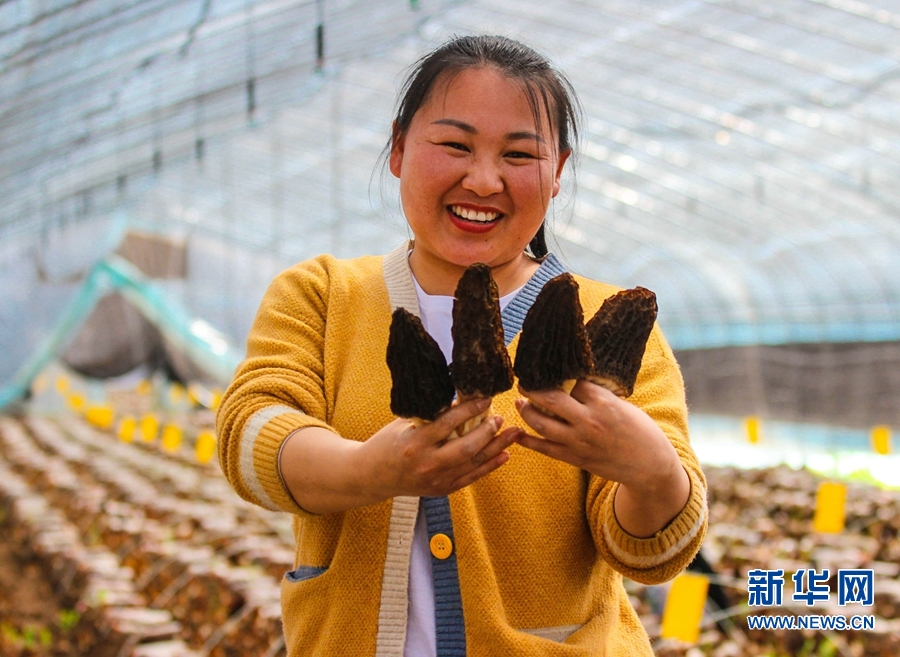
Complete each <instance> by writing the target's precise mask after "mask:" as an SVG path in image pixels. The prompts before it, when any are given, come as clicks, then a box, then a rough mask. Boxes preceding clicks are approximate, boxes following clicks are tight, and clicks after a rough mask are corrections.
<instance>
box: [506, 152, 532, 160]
mask: <svg viewBox="0 0 900 657" xmlns="http://www.w3.org/2000/svg"><path fill="white" fill-rule="evenodd" d="M506 157H511V158H513V159H514V160H521V159H532V158H534V155H532V154H531V153H526V152H524V151H512V152H510V153H507V154H506Z"/></svg>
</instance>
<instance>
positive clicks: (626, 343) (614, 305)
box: [586, 287, 658, 397]
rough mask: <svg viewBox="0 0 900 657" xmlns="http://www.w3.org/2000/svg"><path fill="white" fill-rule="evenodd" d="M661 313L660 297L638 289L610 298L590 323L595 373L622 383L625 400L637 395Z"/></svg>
mask: <svg viewBox="0 0 900 657" xmlns="http://www.w3.org/2000/svg"><path fill="white" fill-rule="evenodd" d="M657 311H658V307H657V305H656V295H655V294H654V293H653V292H651V291H650V290H648V289H647V288H643V287H635V288H633V289H630V290H622V291H621V292H618V293H616V294H614V295H612V296H611V297H609V298H608V299H607V300H606V301H604V302H603V305H602V306H600V309H599V310H597V312H596V314H595V315H594V316H593V317H592V318H591V320H590V321H589V322H588V323H587V326H586V329H587V334H588V339H589V340H590V344H591V352H592V354H593V356H594V369H593V371H592V374H593V375H594V376H597V377H601V378H607V379H612V380H613V381H615V382H616V383H618V384H619V386H621V388H623V389H624V390H625V397H628V396H630V395H631V393H632V392H634V383H635V381H636V380H637V375H638V371H639V370H640V369H641V360H642V359H643V357H644V350H645V349H646V347H647V339H648V338H649V337H650V331H652V330H653V323H654V322H655V321H656V314H657Z"/></svg>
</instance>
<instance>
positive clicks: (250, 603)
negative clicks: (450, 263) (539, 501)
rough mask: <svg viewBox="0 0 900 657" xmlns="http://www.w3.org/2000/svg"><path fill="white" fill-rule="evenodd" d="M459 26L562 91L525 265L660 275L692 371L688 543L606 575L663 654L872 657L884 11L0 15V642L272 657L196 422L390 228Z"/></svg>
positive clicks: (423, 9) (897, 107)
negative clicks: (565, 129) (335, 266)
mask: <svg viewBox="0 0 900 657" xmlns="http://www.w3.org/2000/svg"><path fill="white" fill-rule="evenodd" d="M478 34H499V35H503V36H507V37H510V38H513V39H517V40H521V41H522V42H524V43H527V44H529V45H530V46H532V47H534V48H535V49H536V50H537V51H538V52H539V53H541V54H542V55H545V56H546V57H547V58H548V59H549V60H550V61H551V62H552V63H553V64H554V66H555V67H556V68H557V69H558V70H560V71H563V72H564V73H565V75H566V76H567V77H568V79H569V80H570V81H571V83H572V86H573V88H574V89H575V91H576V92H577V95H578V99H579V100H580V103H581V112H582V115H583V125H582V133H581V135H580V140H579V142H578V144H577V149H576V152H574V153H573V156H572V158H571V160H570V161H571V162H572V163H573V164H574V166H572V167H569V166H567V167H566V168H565V170H564V173H563V176H562V189H561V191H560V193H559V195H558V196H556V197H555V198H554V199H553V200H552V202H551V203H550V206H549V210H548V213H547V225H548V229H549V236H548V242H549V247H550V251H551V252H553V253H554V254H555V255H556V257H557V258H558V259H559V261H561V262H562V263H564V265H565V267H566V268H567V269H568V270H569V271H571V272H573V273H575V274H578V275H580V276H583V277H586V278H589V279H593V280H596V281H604V282H607V283H610V284H612V285H615V286H616V287H619V288H633V287H635V286H641V287H645V288H648V289H649V290H652V291H653V292H654V293H655V295H656V298H657V300H658V307H659V314H658V326H659V328H660V329H661V330H662V333H663V334H664V335H665V337H666V339H667V340H668V343H669V345H670V346H671V348H672V350H673V351H674V354H675V358H676V359H677V361H678V364H679V366H680V370H681V374H682V376H683V378H684V383H685V389H686V397H687V406H688V409H689V412H690V414H689V418H688V422H689V426H690V442H691V445H692V446H693V449H694V451H695V452H696V455H697V458H698V459H699V462H700V464H701V465H702V467H703V472H704V473H705V476H706V480H707V485H708V505H709V506H708V508H709V511H708V523H709V524H708V530H707V533H706V537H705V539H704V541H703V546H702V547H701V551H700V558H699V559H698V560H697V561H695V562H694V563H692V565H691V566H690V567H689V569H688V570H686V571H685V572H684V573H682V574H680V575H678V577H677V578H675V579H674V580H672V581H671V582H669V583H665V584H658V585H657V584H653V585H650V584H642V583H639V582H637V581H636V580H635V581H632V579H629V578H627V577H626V578H625V583H624V586H625V589H626V590H627V592H628V599H629V600H630V601H631V602H632V605H633V607H634V612H635V614H636V617H637V618H639V619H640V622H641V624H642V626H643V628H644V630H645V631H646V634H647V635H648V637H649V639H650V641H651V644H652V647H653V650H654V651H655V653H656V654H657V655H660V656H666V657H674V656H675V655H679V656H682V655H684V656H689V657H699V656H701V655H709V656H712V657H734V656H738V655H846V656H847V657H849V656H850V655H853V656H854V657H857V656H866V657H868V656H869V655H871V656H873V657H874V656H876V655H892V654H900V639H898V637H900V565H898V564H900V492H898V491H900V474H898V473H900V457H897V456H896V455H895V453H894V452H895V451H896V445H897V439H896V438H895V437H894V436H893V432H894V429H895V428H897V427H898V426H900V267H898V263H900V186H898V181H900V45H898V44H900V2H898V1H897V0H871V1H861V0H782V1H780V2H749V1H747V0H659V1H655V2H644V3H635V2H622V1H618V0H611V1H607V0H559V1H557V2H552V3H551V2H539V1H537V0H519V1H517V2H512V1H511V0H384V1H381V2H360V1H358V0H244V1H243V2H233V1H232V0H196V1H190V2H185V1H174V0H143V1H140V2H127V1H125V0H79V1H77V2H76V1H75V0H52V1H47V2H29V1H26V0H6V1H0V197H2V198H3V200H4V202H3V203H2V205H0V354H2V358H0V527H2V532H0V533H2V535H3V538H2V539H0V592H2V595H0V630H2V631H0V654H4V655H6V654H9V655H53V656H57V655H79V656H80V655H85V656H87V655H101V656H104V655H107V654H109V655H110V657H116V656H117V655H118V656H126V655H133V656H134V657H157V656H158V657H165V656H168V657H177V656H181V655H184V656H186V657H192V656H194V655H209V656H211V657H212V656H214V655H215V656H219V655H222V656H224V655H248V656H259V657H264V656H265V657H276V656H279V655H288V654H289V645H290V643H289V641H288V640H286V639H285V635H284V633H283V631H282V617H281V614H282V610H281V606H280V586H281V582H282V580H284V578H285V573H286V572H288V571H291V572H295V570H294V569H296V568H297V566H298V563H297V554H299V552H298V548H297V540H296V538H295V532H294V531H293V530H292V525H291V523H292V516H291V514H289V513H273V512H272V511H270V510H266V509H263V508H261V507H259V506H253V505H251V504H248V503H247V502H245V501H243V500H241V499H240V497H238V495H237V494H236V493H235V490H234V489H233V488H232V485H230V484H229V482H228V481H227V480H226V478H225V477H224V476H223V472H222V470H221V468H220V465H219V460H218V459H217V458H216V453H217V441H218V440H219V439H220V436H217V434H216V420H215V417H216V412H217V409H218V405H219V403H220V401H221V399H222V396H223V394H224V393H225V391H226V389H228V387H229V385H230V384H231V383H232V379H233V377H234V374H235V370H236V368H238V367H239V364H240V363H241V362H242V361H243V359H244V358H245V355H246V353H247V340H248V334H250V332H251V327H252V326H253V325H254V321H255V318H256V317H257V312H258V309H259V307H260V302H261V300H262V299H263V296H264V294H265V293H266V290H267V289H268V288H269V285H270V283H271V282H272V280H273V279H274V278H275V277H276V276H277V275H278V274H279V273H280V272H282V271H284V270H286V269H288V268H290V267H292V266H293V265H295V264H296V263H300V262H303V261H306V260H309V259H311V258H314V257H316V256H318V255H320V254H331V255H333V256H335V257H336V258H342V259H343V258H357V257H359V256H363V255H383V254H387V253H389V252H391V251H392V250H393V249H395V247H397V246H398V245H400V244H402V243H403V242H404V241H405V240H407V239H410V238H412V237H413V234H412V231H411V229H410V228H409V226H408V225H407V222H406V219H405V217H404V211H403V208H402V206H401V203H400V184H399V183H398V180H397V178H395V177H394V175H392V173H391V170H390V161H389V160H390V146H391V135H392V132H391V130H392V121H393V120H394V117H395V115H396V112H397V109H398V105H397V103H398V94H399V93H400V90H401V85H402V83H403V80H404V77H405V75H406V74H407V73H408V72H409V71H410V70H411V69H410V67H411V66H412V65H413V64H414V63H415V62H416V60H417V59H418V58H420V57H422V56H423V55H425V54H426V53H428V52H431V51H432V50H433V49H434V48H436V47H438V46H439V45H440V44H442V43H445V42H446V41H447V40H449V39H452V38H455V37H458V36H461V35H478ZM485 101H486V102H491V99H485ZM300 410H303V409H300ZM514 447H519V446H514ZM251 460H252V457H251ZM829 495H831V496H832V497H829ZM288 496H289V494H288ZM450 497H451V498H452V495H451V496H450ZM448 508H449V507H448ZM454 512H455V511H454ZM829 514H831V515H829ZM835 514H836V515H835ZM829 523H831V524H829ZM462 550H463V547H462V546H460V551H462ZM463 554H464V552H463ZM463 554H461V555H460V560H462V559H463V558H464V557H463ZM455 558H456V557H455V556H454V559H455ZM599 558H600V557H598V559H599ZM698 561H702V564H699V565H698ZM316 565H321V564H316ZM35 569H38V570H40V571H41V572H43V573H44V575H45V576H43V577H38V576H36V575H35V572H34V571H35ZM779 569H780V570H781V571H782V574H783V577H784V580H785V582H786V583H787V587H788V588H787V589H786V590H785V596H784V601H783V603H782V602H779V603H778V604H772V605H766V606H765V607H764V608H758V609H754V605H753V595H754V589H753V580H752V579H751V577H752V576H751V575H750V574H749V573H753V572H776V571H777V570H779ZM807 570H808V571H809V572H810V573H821V572H823V570H824V571H826V572H827V571H830V572H831V574H832V579H831V580H830V584H829V585H830V586H831V589H830V591H831V592H832V595H831V597H830V599H828V600H825V601H824V602H821V603H817V604H815V605H812V604H811V603H805V602H803V601H802V600H801V601H798V597H797V596H798V595H799V594H800V590H799V587H800V586H801V584H800V583H799V582H798V581H797V579H793V580H792V577H791V575H794V576H796V574H797V573H798V572H799V573H800V577H801V578H802V575H803V573H804V572H805V571H807ZM851 570H852V571H860V572H863V571H864V572H867V573H871V574H872V575H871V577H873V578H874V579H872V580H870V581H869V587H870V589H873V590H874V596H873V598H872V601H871V602H870V603H869V604H868V605H856V606H855V607H852V608H851V607H846V608H845V606H844V605H840V606H839V604H838V602H837V593H838V585H839V583H840V582H839V580H838V574H837V573H838V572H839V571H840V572H848V573H849V572H850V571H851ZM47 573H50V574H49V575H47ZM810 577H812V575H810ZM691 578H695V579H691ZM696 578H700V579H701V580H702V582H700V583H699V584H698V583H697V582H698V580H697V579H696ZM825 580H826V582H828V581H829V580H828V577H827V576H826V578H825ZM809 582H810V584H809V586H810V590H811V589H812V584H811V582H812V580H811V579H810V580H809ZM692 586H694V587H695V588H694V589H692V588H691V587H692ZM697 586H699V587H700V590H701V591H702V595H700V594H699V593H697V590H696V587H697ZM795 587H796V588H795ZM827 588H828V587H827V586H826V589H827ZM26 590H27V591H30V592H29V593H27V594H26V593H23V591H26ZM859 590H860V589H859V588H857V589H856V591H857V592H859ZM791 591H794V593H793V596H794V597H793V598H792V597H791ZM698 596H699V602H697V600H698ZM809 599H810V600H812V598H809ZM695 603H696V604H695ZM404 604H405V603H404ZM461 604H462V610H463V611H465V608H466V596H465V591H464V594H463V601H462V603H461ZM692 605H694V606H696V607H697V608H696V610H694V609H693V607H692ZM698 605H699V606H698ZM755 606H757V607H760V605H755ZM810 607H812V609H810ZM403 613H404V614H406V612H405V611H404V612H403ZM509 613H511V614H512V613H513V612H511V611H510V612H509ZM766 613H767V614H769V616H768V617H782V616H783V617H788V616H790V617H792V618H794V619H807V618H808V617H810V615H811V614H817V615H818V616H822V617H829V618H833V619H834V618H841V619H843V618H844V617H845V616H846V617H848V618H850V617H851V616H852V615H853V614H857V615H858V616H859V617H864V618H868V619H871V623H872V625H873V626H872V627H871V628H868V627H861V628H853V629H851V628H850V626H849V625H848V626H847V627H846V628H845V627H844V626H835V627H829V628H825V629H816V628H813V629H805V630H802V631H800V630H797V629H790V628H788V629H785V628H768V627H767V628H763V629H756V628H755V627H754V626H753V623H754V622H756V621H754V620H752V619H753V618H759V617H761V615H763V614H766ZM692 614H694V616H696V618H694V616H692ZM776 614H780V615H781V616H775V615H776ZM692 619H693V620H692ZM804 622H805V620H804ZM867 622H869V621H867ZM466 623H467V628H468V620H467V621H466ZM581 623H584V620H581V621H580V622H579V625H580V624H581ZM566 625H567V626H568V625H570V623H566ZM526 627H528V626H526ZM792 627H796V624H795V625H794V626H792ZM440 630H441V628H440V627H438V631H439V633H440ZM373 631H374V630H373ZM467 631H469V632H470V634H469V635H467V636H469V637H470V641H474V640H475V639H472V638H471V636H472V635H471V632H473V631H474V630H467ZM510 631H512V630H510ZM379 636H381V635H379ZM578 636H580V634H579V633H578V632H575V633H574V634H571V635H570V636H569V635H567V636H566V637H563V639H562V640H561V641H560V643H564V642H566V641H576V640H577V637H578ZM534 640H535V641H538V640H539V639H534ZM544 640H545V639H540V641H544ZM546 640H547V641H549V640H550V639H546ZM373 645H374V643H373ZM440 645H441V644H440V642H439V643H438V652H437V654H438V655H444V654H446V655H451V654H452V655H456V654H465V652H463V653H454V652H446V653H444V652H442V650H443V649H442V648H441V647H440ZM472 645H475V644H472ZM529 645H531V644H529ZM535 645H538V644H537V643H535ZM548 645H549V644H548ZM557 648H558V647H557ZM535 649H537V648H535ZM552 649H555V648H547V650H552ZM474 650H475V649H474V648H470V654H472V652H471V651H474ZM360 654H364V653H360ZM366 654H367V653H366ZM372 654H376V653H372ZM377 654H379V655H382V654H384V655H386V654H398V653H396V652H390V650H388V649H387V648H385V647H384V645H382V644H379V647H378V652H377ZM399 654H403V652H402V646H401V652H400V653H399ZM432 654H433V653H432ZM479 654H480V653H479ZM523 654H524V653H523ZM527 654H532V653H527ZM534 654H548V655H550V654H564V653H563V652H559V653H556V652H552V651H551V652H545V653H534ZM565 654H573V655H574V654H582V653H577V652H571V653H568V652H567V653H565ZM583 654H588V653H583ZM290 655H291V657H293V655H294V653H293V652H290Z"/></svg>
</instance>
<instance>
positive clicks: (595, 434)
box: [516, 379, 691, 537]
mask: <svg viewBox="0 0 900 657" xmlns="http://www.w3.org/2000/svg"><path fill="white" fill-rule="evenodd" d="M519 392H520V393H521V394H522V395H523V396H525V398H526V399H520V400H518V401H517V402H516V407H517V408H518V410H519V414H520V415H521V416H522V419H523V420H524V421H525V423H526V424H528V426H529V427H531V429H533V430H534V432H535V433H537V434H538V436H540V437H535V436H531V435H527V434H526V435H523V436H521V437H520V438H519V443H520V444H521V445H522V446H523V447H527V448H529V449H533V450H534V451H536V452H540V453H541V454H544V455H546V456H549V457H551V458H554V459H557V460H560V461H564V462H566V463H569V464H571V465H574V466H575V467H577V468H581V469H582V470H586V471H587V472H589V473H591V474H594V475H596V476H598V477H602V478H604V479H608V480H611V481H617V482H619V484H620V486H619V490H618V492H617V493H616V500H615V510H616V518H617V519H618V521H619V524H621V525H622V528H623V529H624V530H625V531H627V532H628V533H629V534H631V535H633V536H637V537H648V536H652V535H653V534H655V533H656V532H658V531H659V530H661V529H663V528H664V527H665V526H666V525H667V524H668V523H669V522H670V521H671V520H672V519H673V518H674V517H675V516H676V515H678V512H679V511H681V509H682V508H683V507H684V505H685V504H686V503H687V500H688V497H689V496H690V489H691V484H690V479H688V476H687V473H686V472H685V470H684V468H683V467H682V465H681V460H680V459H679V457H678V453H677V452H676V451H675V448H674V447H673V446H672V443H671V442H670V441H669V439H668V438H667V437H666V435H665V433H663V431H662V429H660V428H659V426H658V425H657V424H656V422H654V420H653V419H652V418H651V417H650V416H649V415H647V414H646V413H645V412H644V411H643V410H641V409H640V408H638V407H637V406H635V405H634V404H632V403H631V402H628V401H625V400H623V399H620V398H619V397H617V396H616V395H614V394H613V393H611V392H610V391H609V390H606V389H605V388H603V387H601V386H598V385H596V384H594V383H591V382H589V381H586V380H583V379H582V380H579V381H578V382H577V383H576V384H575V387H574V388H573V389H572V393H571V396H570V395H567V394H566V393H564V392H562V391H561V390H543V391H530V392H526V391H524V390H522V389H521V388H519ZM532 402H533V403H532ZM535 404H536V405H538V406H540V407H543V408H545V409H547V410H548V411H550V412H551V413H553V414H554V415H556V417H552V416H550V415H547V414H546V413H543V412H541V411H540V410H538V409H537V408H535Z"/></svg>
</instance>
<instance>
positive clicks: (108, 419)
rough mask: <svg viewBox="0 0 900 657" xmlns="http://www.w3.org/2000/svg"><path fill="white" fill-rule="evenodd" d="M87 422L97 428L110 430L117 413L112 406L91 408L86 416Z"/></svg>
mask: <svg viewBox="0 0 900 657" xmlns="http://www.w3.org/2000/svg"><path fill="white" fill-rule="evenodd" d="M84 416H85V418H87V421H88V422H90V423H91V424H93V425H94V426H95V427H99V428H101V429H109V428H110V427H112V425H113V420H114V419H115V413H114V412H113V409H112V407H110V406H105V405H104V406H89V407H88V409H87V411H86V412H85V414H84Z"/></svg>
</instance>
